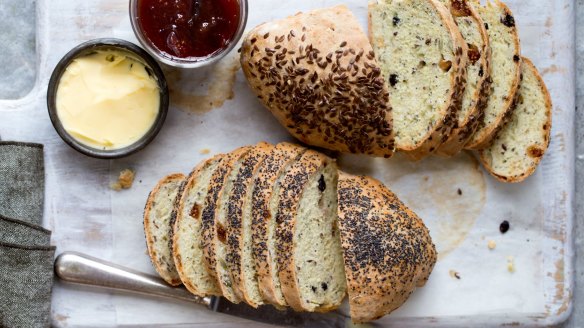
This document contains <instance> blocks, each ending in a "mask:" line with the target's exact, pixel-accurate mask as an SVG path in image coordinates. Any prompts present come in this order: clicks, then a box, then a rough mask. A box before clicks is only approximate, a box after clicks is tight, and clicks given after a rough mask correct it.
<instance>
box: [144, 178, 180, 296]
mask: <svg viewBox="0 0 584 328" xmlns="http://www.w3.org/2000/svg"><path fill="white" fill-rule="evenodd" d="M184 180H185V176H184V175H183V174H180V173H176V174H171V175H169V176H166V177H164V178H162V180H160V181H159V182H158V184H157V185H156V187H155V188H154V189H153V190H152V192H150V195H148V200H147V201H146V207H145V208H144V232H145V234H146V244H147V246H148V254H149V255H150V259H151V260H152V264H154V268H155V269H156V271H157V272H158V274H160V277H162V279H164V280H165V281H166V282H167V283H169V284H170V285H172V286H178V285H180V284H181V280H180V277H179V274H178V272H177V270H176V266H175V265H174V260H173V258H172V250H171V240H170V235H171V228H172V227H171V217H172V209H173V206H174V202H175V199H176V197H177V195H178V192H179V189H180V186H181V184H182V183H183V181H184Z"/></svg>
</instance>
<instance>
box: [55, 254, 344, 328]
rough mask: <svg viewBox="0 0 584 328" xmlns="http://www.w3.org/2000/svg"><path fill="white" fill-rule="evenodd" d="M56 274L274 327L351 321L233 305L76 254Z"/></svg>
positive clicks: (58, 263)
mask: <svg viewBox="0 0 584 328" xmlns="http://www.w3.org/2000/svg"><path fill="white" fill-rule="evenodd" d="M55 274H56V275H57V277H59V278H60V279H61V280H62V281H65V282H69V283H75V284H82V285H89V286H95V287H102V288H108V289H114V290H121V291H127V292H134V293H140V294H144V295H150V296H161V297H168V298H173V299H179V300H183V301H188V302H193V303H196V304H199V305H203V306H205V307H207V308H208V309H209V310H211V311H214V312H221V313H225V314H229V315H234V316H237V317H240V318H245V319H250V320H254V321H258V322H263V323H268V324H272V325H277V326H289V327H308V328H312V327H315V328H316V327H319V328H320V327H323V328H328V327H330V328H333V327H335V328H336V327H338V328H342V327H349V326H351V319H350V318H349V317H347V316H345V315H343V314H341V313H338V312H331V313H300V312H295V311H292V310H289V309H288V310H285V311H279V310H277V309H275V308H274V307H272V306H261V307H259V308H258V309H254V308H252V307H251V306H249V305H247V304H245V303H243V302H242V303H240V304H233V303H231V302H229V301H228V300H226V299H225V298H222V297H216V296H213V297H199V296H196V295H193V294H192V293H190V292H189V291H188V290H186V289H185V288H184V287H171V286H169V285H168V284H166V282H165V281H164V280H162V279H161V278H159V277H156V276H153V275H149V274H145V273H142V272H139V271H136V270H132V269H129V268H125V267H122V266H120V265H117V264H113V263H109V262H106V261H103V260H100V259H97V258H94V257H91V256H88V255H85V254H81V253H77V252H63V253H61V254H60V255H59V256H57V258H56V259H55Z"/></svg>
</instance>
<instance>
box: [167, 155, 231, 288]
mask: <svg viewBox="0 0 584 328" xmlns="http://www.w3.org/2000/svg"><path fill="white" fill-rule="evenodd" d="M223 156H224V155H223V154H219V155H215V156H213V157H212V158H210V159H208V160H205V161H202V162H201V163H199V164H198V165H197V166H196V167H195V168H194V169H193V170H192V171H191V173H189V176H188V177H187V179H186V180H185V182H184V183H183V185H182V186H181V188H180V190H179V196H178V197H177V199H176V202H175V204H174V209H173V214H172V219H171V222H172V238H171V240H172V245H173V246H172V255H173V259H174V264H175V266H176V269H177V271H178V274H179V277H180V280H181V281H182V283H183V285H184V286H185V287H186V289H187V290H188V291H190V292H191V293H193V294H195V295H198V296H201V297H206V296H212V295H220V294H221V291H220V290H219V287H218V286H215V287H216V289H215V290H214V291H213V290H211V291H207V290H202V289H201V288H200V287H199V286H197V285H196V283H195V282H194V281H192V280H191V279H190V278H189V277H188V275H187V274H186V272H185V266H186V265H188V263H184V261H183V258H182V256H181V254H180V252H179V251H178V249H177V248H176V247H175V245H177V243H178V241H177V240H178V229H179V228H180V225H181V223H182V222H183V221H184V220H201V211H200V210H197V211H193V210H192V209H191V210H189V212H190V213H195V216H196V217H192V216H190V217H188V218H187V217H184V216H183V215H182V213H183V212H184V207H185V206H186V201H187V199H186V197H188V194H189V191H190V189H191V188H193V187H194V186H195V184H196V183H197V180H198V179H199V175H200V174H201V172H202V171H203V170H204V169H205V168H206V167H207V166H209V165H210V164H211V163H213V162H215V161H218V160H221V158H223ZM200 239H201V240H202V236H200ZM190 264H192V263H190ZM199 265H200V266H201V267H200V270H206V268H205V267H204V266H203V264H202V263H199Z"/></svg>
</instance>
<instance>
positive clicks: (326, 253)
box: [275, 150, 346, 312]
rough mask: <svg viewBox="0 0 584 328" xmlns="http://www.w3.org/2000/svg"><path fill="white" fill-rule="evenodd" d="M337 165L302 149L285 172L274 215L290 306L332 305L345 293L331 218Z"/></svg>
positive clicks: (318, 307)
mask: <svg viewBox="0 0 584 328" xmlns="http://www.w3.org/2000/svg"><path fill="white" fill-rule="evenodd" d="M337 182H338V172H337V166H336V164H335V162H334V161H333V160H331V159H330V158H328V157H326V156H324V155H322V154H320V153H318V152H315V151H312V150H308V151H307V152H305V153H304V154H303V155H302V157H301V158H300V159H299V160H298V161H296V162H295V163H294V164H293V165H292V166H291V167H290V169H289V170H288V171H287V172H286V174H285V176H284V177H283V179H282V182H281V186H282V187H281V188H280V191H279V194H280V200H279V204H278V213H277V215H276V224H277V227H276V234H275V237H276V239H275V240H276V260H277V263H278V275H279V277H280V282H281V284H282V292H283V294H284V297H285V298H286V302H287V303H288V305H289V306H290V307H292V309H294V310H296V311H310V312H314V311H320V312H325V311H329V310H332V309H335V308H337V307H338V306H339V305H340V304H341V302H342V301H343V299H344V297H345V294H346V280H345V270H344V266H343V256H342V249H341V243H340V236H339V229H338V220H337Z"/></svg>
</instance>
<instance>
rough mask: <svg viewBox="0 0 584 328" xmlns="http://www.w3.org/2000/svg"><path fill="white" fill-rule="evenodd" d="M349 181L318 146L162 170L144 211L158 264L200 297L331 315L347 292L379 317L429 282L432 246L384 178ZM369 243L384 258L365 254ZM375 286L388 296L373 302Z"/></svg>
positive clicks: (262, 147)
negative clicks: (169, 171) (166, 172)
mask: <svg viewBox="0 0 584 328" xmlns="http://www.w3.org/2000/svg"><path fill="white" fill-rule="evenodd" d="M339 174H341V175H342V176H343V177H344V178H343V179H341V182H339ZM346 180H348V178H347V176H346V175H344V174H343V173H340V172H339V170H338V168H337V165H336V163H335V161H334V160H333V159H331V158H329V157H327V156H325V155H323V154H321V153H319V152H317V151H314V150H310V149H306V148H304V147H301V146H298V145H294V144H290V143H281V144H278V145H275V146H274V145H271V144H268V143H263V142H262V143H259V144H257V145H255V146H248V147H241V148H238V149H236V150H234V151H232V152H230V153H228V154H221V155H217V156H215V157H213V158H211V159H208V160H205V161H203V162H202V163H200V164H199V165H198V166H196V167H195V168H194V169H193V171H192V172H191V173H190V174H189V176H188V177H185V176H183V175H179V174H174V175H170V176H168V177H165V178H163V179H162V180H161V181H160V182H159V184H158V185H157V186H156V188H155V189H154V190H153V191H152V193H151V194H150V196H149V198H148V201H147V205H146V211H145V213H144V229H145V233H146V236H147V238H146V241H147V245H148V249H149V251H150V252H149V254H150V255H151V259H152V263H153V264H154V266H155V268H156V270H157V271H158V272H159V274H160V275H161V277H162V278H163V279H165V280H166V281H167V282H169V283H170V284H173V285H178V284H180V282H182V283H183V284H184V285H185V287H186V288H187V289H188V290H189V291H191V292H192V293H194V294H196V295H200V296H210V295H217V296H223V297H225V298H226V299H228V300H229V301H231V302H233V303H238V302H245V303H247V304H249V305H251V306H253V307H258V306H260V305H265V304H271V305H273V306H275V307H277V308H283V307H291V308H292V309H294V310H296V311H308V312H326V311H331V310H334V309H336V308H338V307H339V306H340V305H341V303H342V301H343V299H344V298H345V296H346V294H347V293H348V294H349V301H350V305H351V308H352V313H354V318H353V320H354V321H356V322H364V321H369V320H374V319H376V318H378V317H380V316H381V315H384V314H387V313H389V312H391V311H393V310H394V309H395V308H397V307H398V306H400V305H401V304H402V303H403V302H405V301H406V300H407V298H408V296H409V294H410V293H411V292H412V291H413V290H414V289H415V287H416V286H422V285H424V283H425V281H426V280H427V279H428V276H429V275H430V272H431V270H432V268H433V266H434V263H435V261H436V250H435V248H434V245H433V243H432V240H431V238H430V235H429V232H428V230H427V229H426V227H425V226H424V225H423V223H422V222H421V220H420V219H419V218H417V216H415V214H413V213H412V212H411V211H410V210H408V209H407V208H405V206H403V204H402V203H401V202H399V200H397V198H395V196H393V194H391V192H390V191H389V190H387V189H386V188H385V187H384V186H383V185H381V183H379V182H377V181H375V180H373V179H370V178H359V179H357V180H355V181H353V182H352V183H351V184H347V183H343V181H346ZM339 188H343V190H344V192H342V193H341V192H339ZM349 194H350V195H351V197H347V195H349ZM355 224H359V226H361V227H362V228H363V231H361V232H357V231H355V227H354V225H355ZM381 225H384V227H381ZM385 225H386V226H385ZM365 232H367V233H365ZM364 233H365V234H364ZM374 241H375V245H373V244H371V243H372V242H374ZM398 244H399V245H398ZM373 246H375V247H378V248H379V249H378V250H376V251H375V252H373V253H375V254H377V253H378V252H380V251H382V252H383V254H384V256H383V257H376V258H373V257H371V256H369V255H367V254H373V253H367V252H369V251H368V250H367V248H369V247H373ZM404 249H408V250H409V251H408V252H409V253H408V254H403V251H404ZM404 255H407V256H405V257H404ZM398 259H403V260H398ZM362 279H365V280H362ZM387 281H390V282H391V284H389V285H388V284H387ZM348 287H349V288H348ZM371 291H379V292H380V293H382V294H383V295H385V296H383V297H384V299H383V302H380V303H379V304H377V305H375V304H369V303H368V302H367V298H364V297H365V295H367V294H368V293H370V292H371ZM392 295H395V296H392ZM372 297H373V298H372V299H374V298H375V297H378V296H375V295H372ZM387 297H391V299H392V301H391V304H390V305H388V303H387V301H386V299H387ZM364 302H365V303H368V304H365V303H364Z"/></svg>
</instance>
